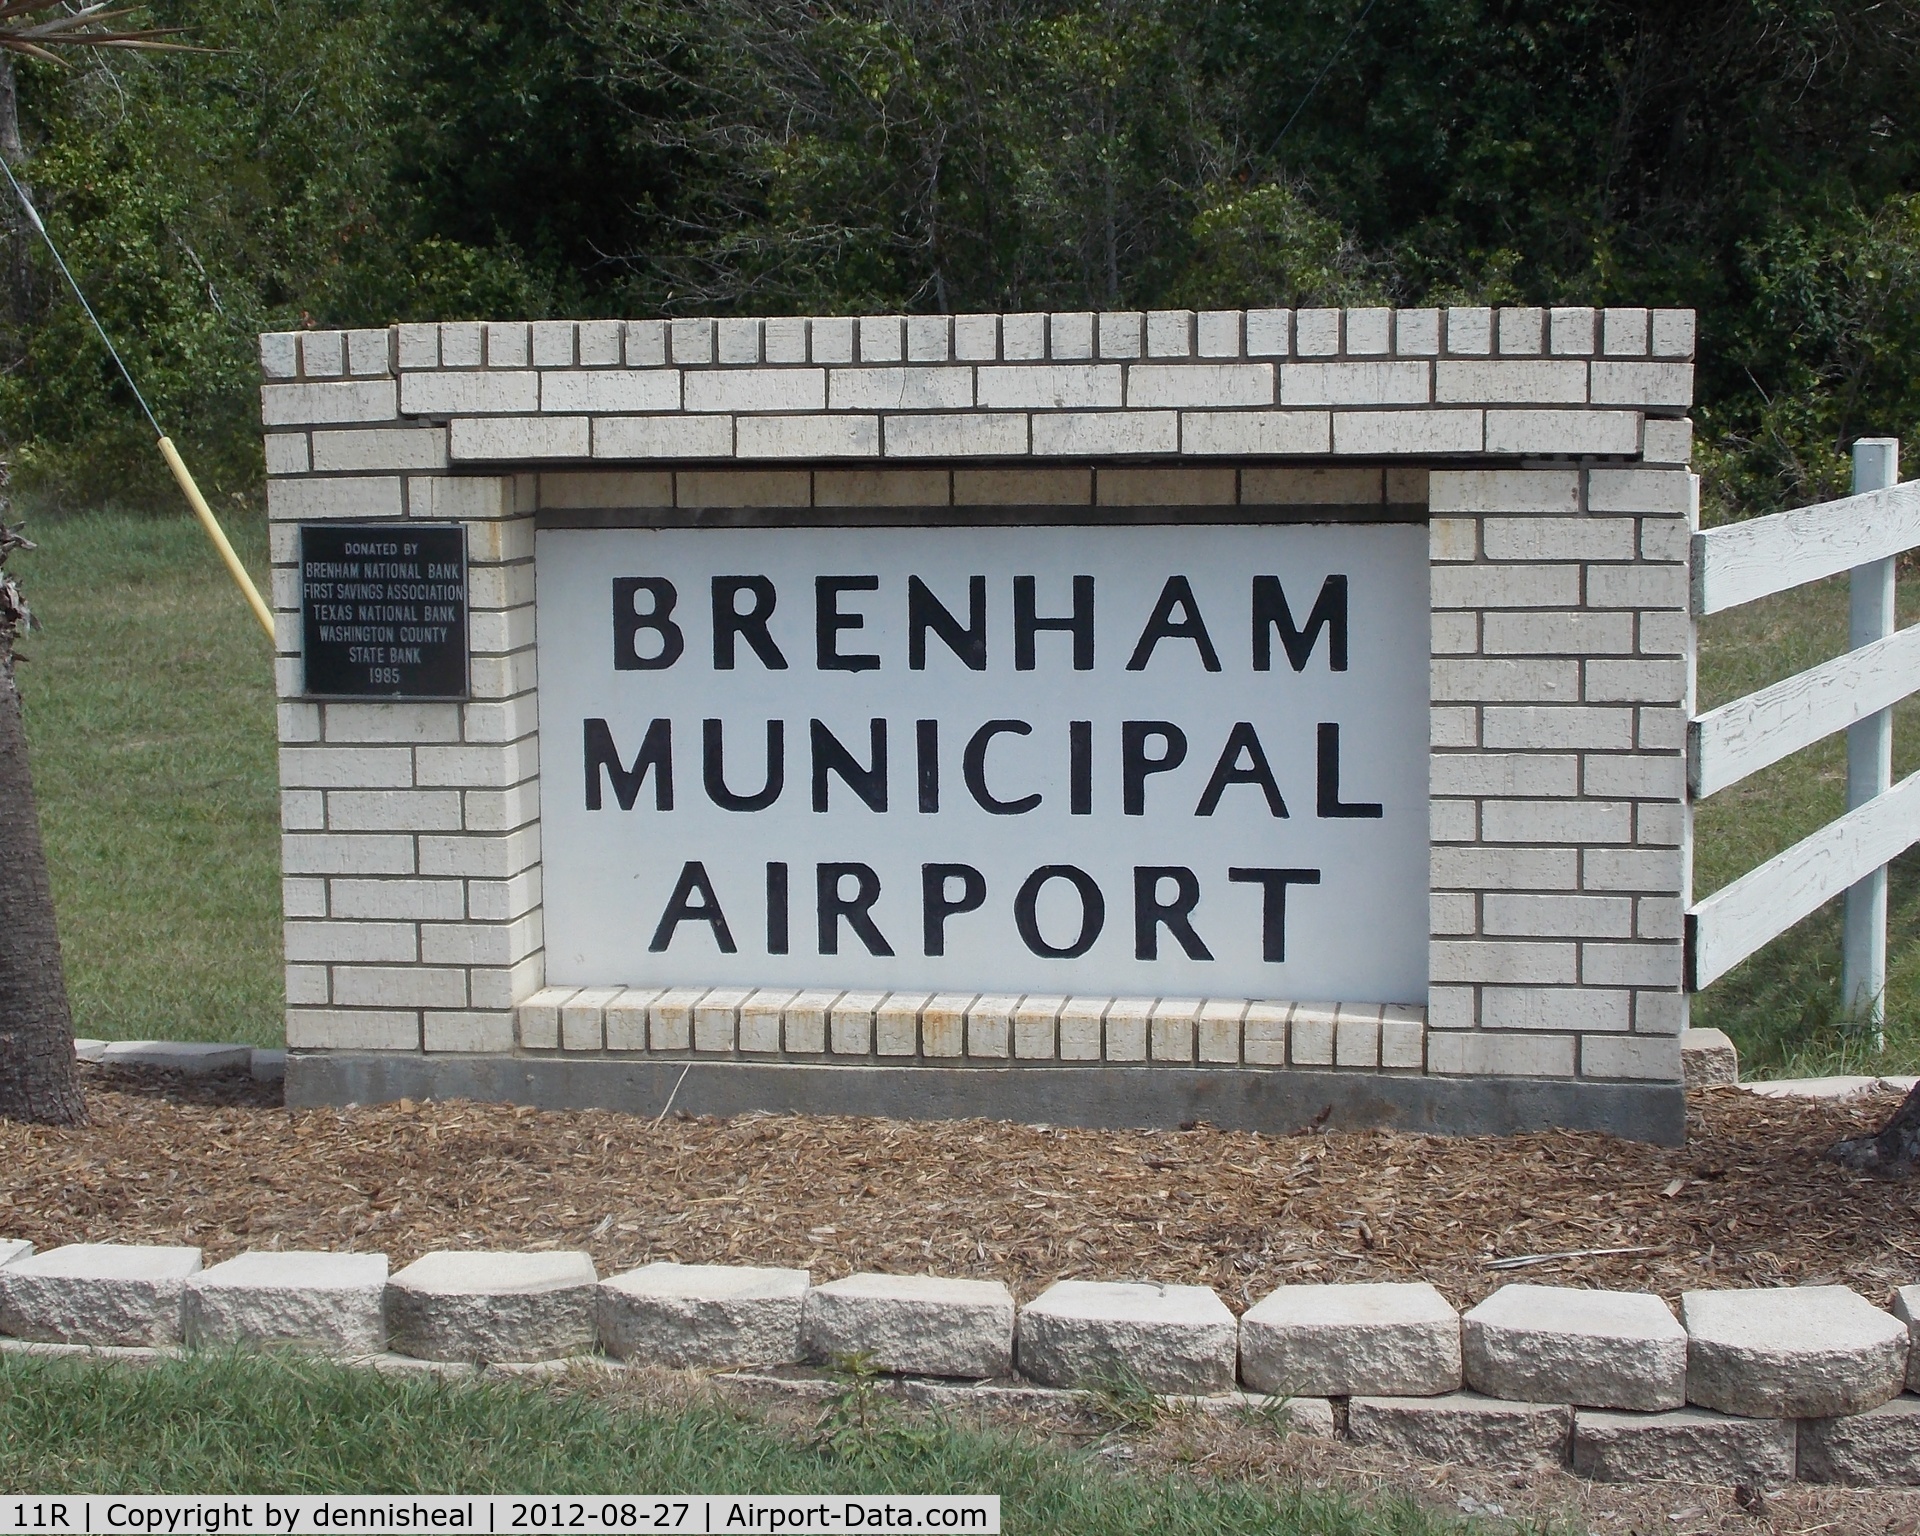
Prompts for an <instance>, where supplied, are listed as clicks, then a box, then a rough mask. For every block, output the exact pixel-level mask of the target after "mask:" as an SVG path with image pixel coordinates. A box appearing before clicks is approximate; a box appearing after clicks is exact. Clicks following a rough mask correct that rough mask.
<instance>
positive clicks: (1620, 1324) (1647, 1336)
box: [1461, 1284, 1687, 1412]
mask: <svg viewBox="0 0 1920 1536" xmlns="http://www.w3.org/2000/svg"><path fill="white" fill-rule="evenodd" d="M1461 1332H1462V1343H1463V1346H1464V1350H1465V1357H1466V1374H1467V1384H1468V1385H1469V1386H1471V1387H1472V1388H1473V1389H1474V1390H1475V1391H1477V1392H1484V1393H1486V1394H1487V1395H1488V1396H1489V1397H1505V1398H1513V1399H1515V1400H1517V1401H1521V1402H1534V1403H1576V1404H1578V1405H1579V1406H1581V1407H1583V1408H1626V1409H1634V1410H1638V1411H1640V1412H1658V1411H1660V1410H1662V1409H1669V1408H1679V1407H1681V1406H1683V1405H1684V1404H1685V1403H1686V1400H1687V1331H1686V1330H1685V1329H1684V1328H1682V1327H1681V1326H1680V1324H1679V1323H1677V1322H1676V1321H1674V1316H1673V1314H1672V1313H1671V1312H1670V1311H1668V1310H1667V1304H1666V1303H1665V1302H1664V1301H1662V1300H1661V1299H1660V1298H1659V1297H1658V1296H1654V1295H1651V1294H1649V1293H1647V1292H1644V1291H1640V1292H1632V1291H1597V1290H1585V1289H1580V1288H1577V1287H1573V1286H1559V1285H1525V1284H1521V1285H1503V1286H1501V1287H1500V1289H1499V1290H1497V1291H1495V1292H1494V1293H1493V1294H1492V1295H1491V1296H1489V1297H1488V1298H1487V1299H1486V1300H1485V1301H1483V1302H1481V1303H1480V1305H1479V1306H1477V1307H1475V1308H1473V1310H1472V1311H1470V1312H1468V1313H1467V1315H1466V1316H1465V1317H1463V1318H1462V1319H1461Z"/></svg>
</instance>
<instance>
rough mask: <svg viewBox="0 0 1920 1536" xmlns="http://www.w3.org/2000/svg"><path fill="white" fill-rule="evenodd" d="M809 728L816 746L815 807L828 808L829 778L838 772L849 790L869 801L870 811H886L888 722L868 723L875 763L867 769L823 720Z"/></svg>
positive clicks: (814, 765) (869, 745) (870, 746)
mask: <svg viewBox="0 0 1920 1536" xmlns="http://www.w3.org/2000/svg"><path fill="white" fill-rule="evenodd" d="M809 729H810V737H811V741H812V744H813V808H814V809H815V810H816V811H824V810H825V809H826V808H827V775H828V774H829V773H837V774H839V775H840V778H841V780H842V781H843V782H844V783H845V784H846V786H847V788H848V789H850V790H852V791H853V792H854V793H855V794H856V795H858V796H859V797H860V798H861V799H862V800H864V801H866V803H867V809H869V810H873V811H884V810H885V809H886V808H887V722H886V721H884V720H869V721H868V722H867V750H868V752H869V753H870V754H871V755H872V758H873V762H872V764H871V765H870V766H868V767H864V768H863V767H861V765H860V761H859V759H858V758H856V757H855V756H854V755H853V754H852V753H851V752H849V751H848V750H847V749H846V748H845V747H844V746H842V745H841V744H840V739H839V738H838V737H837V736H835V735H834V734H833V732H832V731H830V730H828V729H827V727H826V724H825V723H824V722H823V721H819V720H816V721H814V722H813V724H812V726H811V727H810V728H809Z"/></svg>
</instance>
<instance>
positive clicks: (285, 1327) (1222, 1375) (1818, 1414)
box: [0, 1242, 1920, 1486]
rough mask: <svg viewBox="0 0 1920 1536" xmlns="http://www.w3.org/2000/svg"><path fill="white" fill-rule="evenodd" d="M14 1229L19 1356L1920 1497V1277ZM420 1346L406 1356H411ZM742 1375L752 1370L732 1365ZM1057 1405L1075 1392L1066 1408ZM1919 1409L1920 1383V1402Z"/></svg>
mask: <svg viewBox="0 0 1920 1536" xmlns="http://www.w3.org/2000/svg"><path fill="white" fill-rule="evenodd" d="M200 1266H201V1255H200V1250H199V1249H198V1248H190V1247H175V1248H167V1247H139V1246H121V1245H114V1244H73V1245H70V1246H67V1247H64V1248H58V1249H54V1250H52V1251H51V1252H49V1253H46V1254H35V1253H34V1252H33V1249H32V1245H31V1244H28V1243H19V1242H14V1243H8V1242H0V1333H4V1334H6V1335H7V1336H8V1337H9V1340H10V1341H12V1342H10V1343H9V1345H8V1347H10V1348H12V1349H14V1350H16V1351H20V1350H25V1351H27V1352H45V1351H46V1350H47V1349H48V1348H54V1349H56V1350H57V1349H59V1347H61V1346H65V1347H67V1348H79V1349H82V1350H100V1351H104V1352H106V1357H107V1358H126V1357H127V1355H128V1351H130V1350H131V1351H133V1352H135V1356H136V1357H138V1355H140V1354H143V1353H150V1352H154V1351H170V1350H172V1349H174V1348H175V1347H176V1346H178V1345H180V1344H182V1343H184V1344H185V1345H186V1346H187V1347H189V1348H194V1347H230V1346H235V1345H241V1346H246V1345H258V1344H269V1343H273V1344H288V1343H291V1344H296V1345H300V1346H304V1347H306V1348H309V1349H314V1350H317V1351H319V1352H322V1353H325V1354H330V1355H334V1356H338V1357H341V1358H346V1359H353V1360H361V1361H370V1362H373V1363H376V1364H381V1365H385V1366H387V1367H389V1368H408V1362H411V1363H412V1365H413V1366H415V1367H418V1368H424V1369H433V1368H439V1367H440V1366H444V1365H449V1364H451V1365H462V1364H464V1365H480V1364H485V1365H490V1366H493V1365H506V1366H514V1365H517V1366H520V1367H523V1368H527V1369H535V1370H538V1369H542V1368H551V1369H558V1368H560V1366H561V1365H563V1364H564V1363H565V1362H566V1361H567V1360H569V1359H572V1358H575V1357H593V1356H595V1355H596V1354H603V1355H606V1356H611V1357H613V1359H614V1360H616V1361H619V1362H623V1363H624V1364H626V1365H629V1366H636V1365H637V1366H653V1367H665V1368H671V1369H698V1370H702V1371H722V1372H736V1373H737V1372H746V1373H749V1375H750V1378H751V1379H750V1380H748V1381H746V1382H745V1383H744V1384H745V1385H747V1386H749V1387H752V1386H754V1385H755V1384H758V1385H759V1386H761V1387H763V1388H765V1389H768V1390H784V1391H789V1392H794V1391H797V1392H802V1393H805V1392H809V1391H822V1392H824V1391H829V1390H833V1389H832V1387H831V1386H830V1385H819V1386H809V1385H807V1384H806V1379H805V1378H804V1377H803V1378H800V1379H799V1380H796V1379H795V1378H794V1377H793V1376H792V1375H791V1373H790V1371H789V1374H786V1375H772V1376H769V1375H767V1374H766V1373H767V1372H769V1371H774V1372H778V1371H781V1370H782V1369H783V1368H791V1367H796V1366H805V1365H808V1364H811V1365H814V1366H822V1365H824V1366H828V1367H836V1368H844V1367H845V1365H846V1363H847V1362H848V1361H859V1362H861V1368H862V1369H871V1370H873V1371H876V1372H879V1373H882V1374H884V1375H886V1376H889V1377H891V1378H894V1380H892V1381H891V1382H890V1383H889V1384H888V1390H890V1391H895V1392H898V1393H900V1394H901V1395H904V1396H906V1397H908V1398H909V1399H911V1400H918V1401H926V1402H932V1403H936V1404H938V1405H940V1406H956V1405H959V1404H962V1403H968V1402H971V1403H976V1404H980V1405H983V1406H1032V1405H1034V1404H1036V1403H1043V1402H1059V1401H1064V1400H1065V1395H1066V1394H1070V1393H1071V1392H1072V1391H1073V1390H1075V1389H1085V1388H1087V1387H1089V1386H1092V1387H1096V1388H1097V1387H1099V1386H1100V1385H1102V1384H1103V1383H1115V1382H1119V1383H1121V1384H1122V1385H1123V1386H1124V1387H1125V1389H1126V1390H1144V1391H1147V1392H1152V1393H1156V1394H1160V1395H1163V1396H1166V1397H1169V1398H1175V1399H1200V1400H1204V1401H1205V1403H1207V1404H1208V1405H1210V1406H1213V1407H1235V1406H1242V1405H1249V1404H1251V1405H1254V1406H1263V1405H1264V1406H1278V1407H1284V1409H1285V1411H1286V1412H1287V1414H1288V1416H1289V1418H1290V1420H1291V1422H1292V1425H1293V1427H1294V1428H1295V1429H1296V1430H1297V1431H1299V1432H1302V1433H1309V1434H1321V1435H1336V1434H1337V1435H1340V1436H1342V1437H1344V1438H1347V1439H1350V1440H1352V1441H1354V1442H1356V1443H1358V1444H1363V1445H1372V1446H1377V1447H1380V1448H1383V1449H1386V1450H1389V1451H1392V1452H1394V1453H1396V1454H1400V1455H1403V1456H1406V1457H1409V1458H1411V1459H1413V1460H1417V1461H1426V1462H1450V1461H1469V1462H1472V1463H1473V1464H1475V1465H1479V1466H1483V1467H1491V1468H1499V1469H1506V1468H1511V1469H1514V1470H1521V1469H1531V1468H1548V1467H1556V1466H1566V1467H1570V1468H1571V1470H1573V1471H1574V1472H1575V1473H1576V1474H1577V1475H1580V1476H1583V1477H1588V1478H1592V1479H1595V1480H1598V1481H1621V1482H1629V1481H1657V1480H1673V1479H1678V1480H1686V1481H1696V1482H1712V1483H1720V1484H1723V1485H1724V1484H1728V1483H1747V1484H1750V1485H1755V1486H1766V1485H1775V1484H1779V1483H1783V1482H1786V1481H1789V1480H1791V1479H1794V1478H1796V1477H1797V1478H1799V1479H1801V1480H1805V1481H1814V1482H1833V1483H1846V1484H1853V1485H1859V1486H1880V1485H1920V1395H1912V1394H1911V1393H1904V1389H1907V1388H1909V1387H1920V1381H1916V1380H1915V1378H1916V1377H1920V1348H1912V1349H1911V1353H1912V1363H1911V1364H1910V1363H1909V1355H1910V1347H1911V1346H1913V1345H1914V1342H1915V1338H1916V1335H1920V1326H1917V1324H1916V1319H1920V1286H1908V1287H1904V1288H1902V1289H1901V1290H1900V1291H1899V1292H1898V1293H1897V1295H1896V1299H1895V1306H1894V1315H1889V1314H1888V1313H1886V1312H1884V1311H1881V1310H1880V1309H1878V1308H1876V1307H1874V1306H1872V1305H1870V1304H1869V1303H1868V1302H1867V1301H1865V1300H1864V1299H1863V1298H1862V1297H1860V1296H1859V1295H1858V1294H1856V1293H1855V1292H1853V1291H1851V1290H1849V1289H1847V1288H1846V1287H1843V1286H1812V1287H1802V1288H1793V1289H1777V1290H1748V1291H1737V1290H1736V1291H1691V1292H1688V1293H1687V1294H1686V1295H1685V1296H1684V1297H1683V1299H1682V1306H1681V1317H1682V1320H1681V1321H1676V1320H1675V1318H1674V1316H1673V1314H1672V1312H1671V1311H1669V1309H1668V1308H1667V1306H1666V1304H1665V1303H1664V1302H1663V1301H1661V1300H1660V1299H1659V1298H1658V1297H1656V1296H1653V1295H1650V1294H1644V1293H1625V1292H1609V1291H1595V1290H1577V1289H1568V1288H1558V1287H1547V1286H1532V1285H1507V1286H1504V1287H1502V1288H1501V1289H1500V1290H1498V1291H1496V1292H1495V1293H1494V1294H1493V1295H1492V1296H1490V1297H1489V1298H1488V1299H1487V1300H1486V1301H1484V1302H1482V1303H1481V1304H1480V1305H1479V1306H1477V1307H1475V1308H1473V1309H1472V1310H1471V1311H1469V1312H1467V1313H1466V1314H1465V1315H1464V1317H1463V1316H1461V1315H1459V1314H1457V1313H1456V1312H1455V1311H1454V1309H1453V1308H1452V1307H1451V1306H1450V1305H1449V1304H1448V1303H1447V1301H1446V1299H1445V1298H1444V1297H1443V1296H1441V1294H1440V1293H1439V1292H1438V1291H1437V1290H1435V1289H1434V1288H1433V1287H1432V1286H1430V1285H1426V1284H1420V1283H1413V1284H1405V1283H1399V1284H1368V1285H1306V1286H1283V1287H1281V1288H1280V1289H1279V1290H1277V1291H1275V1292H1273V1293H1272V1294H1271V1295H1269V1296H1267V1297H1266V1298H1264V1299H1263V1300H1261V1301H1260V1302H1258V1303H1257V1304H1255V1305H1254V1306H1253V1307H1251V1308H1249V1309H1248V1311H1247V1312H1246V1314H1245V1315H1244V1316H1242V1317H1239V1318H1236V1317H1235V1316H1234V1315H1233V1313H1232V1312H1231V1311H1229V1310H1228V1308H1227V1307H1226V1305H1225V1304H1224V1303H1223V1302H1222V1301H1221V1300H1220V1298H1219V1297H1218V1296H1217V1295H1216V1294H1215V1293H1214V1292H1213V1291H1212V1290H1210V1289H1209V1288H1207V1287H1205V1286H1182V1285H1155V1284H1137V1283H1108V1282H1093V1281H1079V1280H1064V1281H1059V1282H1056V1283H1055V1284H1054V1285H1052V1286H1050V1287H1049V1288H1048V1289H1047V1290H1046V1291H1044V1292H1042V1293H1041V1294H1040V1295H1039V1296H1037V1297H1035V1298H1033V1299H1032V1300H1031V1301H1029V1302H1027V1303H1026V1305H1025V1306H1018V1305H1017V1304H1016V1302H1015V1299H1014V1297H1013V1294H1012V1292H1011V1291H1009V1290H1008V1289H1007V1287H1006V1286H1004V1285H1001V1284H999V1283H998V1282H994V1281H984V1280H966V1279H944V1278H939V1277H934V1276H901V1275H878V1274H863V1275H852V1276H848V1277H846V1278H844V1279H840V1280H835V1281H831V1282H828V1283H826V1284H823V1285H814V1284H813V1283H812V1281H811V1277H810V1275H809V1274H808V1273H807V1272H806V1271H804V1270H796V1269H769V1268H749V1267H744V1266H721V1265H681V1264H673V1263H656V1264H650V1265H646V1266H643V1267H641V1268H639V1269H636V1270H632V1271H629V1272H627V1273H625V1274H621V1275H615V1276H612V1277H609V1278H607V1279H601V1278H600V1276H599V1275H598V1273H597V1272H596V1270H595V1268H594V1265H593V1262H592V1260H591V1259H590V1258H589V1257H588V1256H587V1255H586V1254H585V1253H579V1252H556V1251H546V1252H533V1253H498V1252H496V1253H452V1252H448V1253H435V1254H429V1255H427V1256H426V1257H424V1258H422V1259H420V1260H418V1261H416V1262H415V1263H414V1264H412V1265H410V1266H408V1267H407V1268H405V1269H403V1270H401V1271H400V1272H399V1273H397V1274H393V1275H389V1273H388V1264H387V1259H386V1256H385V1255H384V1254H333V1253H313V1252H287V1253H278V1252H254V1253H247V1254H242V1255H241V1256H239V1257H238V1258H235V1259H230V1260H228V1261H227V1262H225V1263H223V1264H218V1265H215V1266H213V1267H212V1268H211V1269H205V1270H203V1269H202V1268H201V1267H200ZM402 1357H404V1358H402ZM735 1379H736V1380H737V1379H739V1378H738V1377H736V1378H735ZM1042 1389H1051V1392H1050V1393H1043V1392H1042ZM1903 1393H1904V1395H1903Z"/></svg>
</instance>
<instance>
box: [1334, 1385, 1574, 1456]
mask: <svg viewBox="0 0 1920 1536" xmlns="http://www.w3.org/2000/svg"><path fill="white" fill-rule="evenodd" d="M1572 1424H1573V1410H1572V1409H1571V1408H1570V1407H1568V1406H1567V1405H1566V1404H1565V1403H1509V1402H1502V1401H1500V1400H1499V1399H1497V1398H1491V1397H1483V1396H1481V1395H1480V1394H1479V1393H1477V1392H1452V1393H1449V1394H1447V1395H1446V1396H1444V1397H1356V1398H1354V1399H1352V1400H1351V1401H1350V1402H1349V1403H1348V1404H1347V1433H1348V1434H1349V1435H1350V1436H1351V1437H1352V1438H1353V1440H1354V1441H1355V1443H1356V1444H1359V1445H1371V1446H1376V1447H1378V1448H1380V1449H1382V1450H1388V1451H1396V1452H1398V1453H1399V1454H1400V1455H1402V1456H1406V1457H1408V1458H1410V1459H1411V1460H1414V1461H1426V1462H1433V1463H1435V1464H1456V1465H1457V1464H1464V1465H1467V1466H1472V1467H1481V1468H1485V1469H1489V1470H1494V1471H1516V1472H1517V1471H1530V1470H1532V1469H1534V1468H1536V1467H1557V1466H1559V1465H1560V1464H1561V1462H1562V1461H1563V1460H1565V1457H1566V1449H1567V1436H1568V1434H1569V1433H1570V1431H1571V1429H1572Z"/></svg>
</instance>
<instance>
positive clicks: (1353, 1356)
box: [1240, 1283, 1461, 1397]
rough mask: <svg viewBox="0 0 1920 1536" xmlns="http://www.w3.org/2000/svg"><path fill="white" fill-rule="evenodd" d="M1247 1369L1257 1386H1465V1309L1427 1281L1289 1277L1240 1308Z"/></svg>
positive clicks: (1386, 1393)
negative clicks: (1298, 1281)
mask: <svg viewBox="0 0 1920 1536" xmlns="http://www.w3.org/2000/svg"><path fill="white" fill-rule="evenodd" d="M1240 1376H1241V1379H1242V1380H1243V1381H1245V1382H1246V1384H1247V1385H1248V1387H1250V1388H1252V1389H1253V1390H1255V1391H1257V1392H1279V1393H1296V1392H1304V1393H1314V1394H1324V1395H1327V1396H1332V1397H1351V1396H1355V1395H1359V1396H1366V1397H1435V1396H1438V1395H1440V1394H1441V1393H1444V1392H1457V1391H1459V1390H1460V1382H1461V1353H1460V1317H1459V1314H1458V1313H1456V1312H1455V1311H1454V1310H1453V1306H1452V1304H1451V1303H1449V1302H1448V1300H1447V1298H1446V1297H1444V1296H1442V1295H1441V1294H1440V1292H1439V1291H1437V1290H1436V1289H1434V1287H1433V1286H1431V1285H1427V1284H1424V1283H1416V1284H1400V1283H1386V1284H1378V1283H1376V1284H1364V1285H1283V1286H1281V1287H1280V1288H1279V1289H1278V1290H1276V1291H1273V1292H1270V1293H1269V1294H1268V1295H1267V1296H1266V1297H1265V1298H1264V1299H1262V1300H1261V1301H1259V1302H1258V1303H1256V1304H1255V1305H1254V1306H1253V1307H1252V1308H1250V1309H1249V1310H1248V1311H1247V1312H1246V1313H1244V1314H1243V1315H1242V1316H1241V1318H1240Z"/></svg>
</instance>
